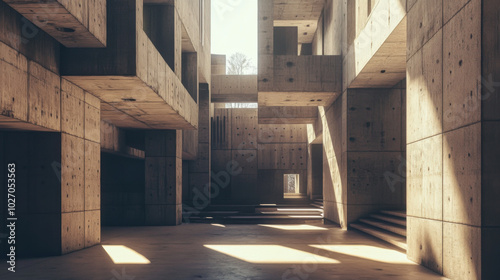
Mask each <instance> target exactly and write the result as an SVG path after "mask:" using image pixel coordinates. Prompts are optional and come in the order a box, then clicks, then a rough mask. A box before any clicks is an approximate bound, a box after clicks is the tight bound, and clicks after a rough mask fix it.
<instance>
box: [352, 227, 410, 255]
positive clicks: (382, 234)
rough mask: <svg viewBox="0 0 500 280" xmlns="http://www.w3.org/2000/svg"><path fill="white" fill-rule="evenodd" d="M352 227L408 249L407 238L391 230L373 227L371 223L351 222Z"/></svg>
mask: <svg viewBox="0 0 500 280" xmlns="http://www.w3.org/2000/svg"><path fill="white" fill-rule="evenodd" d="M351 227H352V228H355V229H357V230H359V231H362V232H364V233H366V234H368V235H371V236H373V237H376V238H378V239H381V240H384V241H385V242H388V243H390V244H392V245H394V246H396V247H398V248H400V249H402V250H405V251H406V250H407V248H408V247H407V246H406V238H404V237H402V236H400V235H397V234H394V233H391V232H387V231H384V230H381V229H379V228H375V227H372V226H369V225H366V224H351Z"/></svg>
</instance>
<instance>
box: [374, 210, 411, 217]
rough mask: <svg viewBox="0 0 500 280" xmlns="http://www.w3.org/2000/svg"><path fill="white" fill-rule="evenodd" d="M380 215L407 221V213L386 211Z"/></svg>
mask: <svg viewBox="0 0 500 280" xmlns="http://www.w3.org/2000/svg"><path fill="white" fill-rule="evenodd" d="M380 213H382V214H385V215H388V216H396V217H399V218H404V219H406V211H387V210H384V211H380Z"/></svg>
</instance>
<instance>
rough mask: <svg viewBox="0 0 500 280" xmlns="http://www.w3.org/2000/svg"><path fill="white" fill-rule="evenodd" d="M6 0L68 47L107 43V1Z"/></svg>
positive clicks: (95, 46) (85, 46)
mask: <svg viewBox="0 0 500 280" xmlns="http://www.w3.org/2000/svg"><path fill="white" fill-rule="evenodd" d="M5 2H6V3H7V4H9V5H10V6H11V7H12V8H14V9H15V10H16V11H17V12H19V13H20V14H21V15H23V16H24V17H25V18H27V19H28V20H30V21H31V22H33V23H34V24H35V25H36V26H37V27H39V28H41V29H42V30H44V31H45V32H47V33H48V34H49V35H50V36H52V37H54V38H55V39H56V40H57V41H59V42H60V43H61V44H63V45H65V46H66V47H69V48H77V47H78V48H82V47H83V48H102V47H105V46H106V20H107V18H106V0H89V1H85V0H49V1H24V0H6V1H5Z"/></svg>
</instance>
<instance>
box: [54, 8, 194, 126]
mask: <svg viewBox="0 0 500 280" xmlns="http://www.w3.org/2000/svg"><path fill="white" fill-rule="evenodd" d="M107 2H108V8H109V9H110V12H109V13H108V15H109V18H108V22H109V26H108V31H109V33H108V44H107V47H106V48H104V49H69V48H63V50H62V53H61V74H62V76H64V77H65V78H66V79H68V80H70V81H71V82H73V83H75V84H76V85H78V86H80V87H81V88H83V89H85V90H86V91H88V92H90V93H91V94H93V95H94V96H96V97H98V98H99V99H101V100H102V101H104V102H106V103H107V104H106V106H107V107H109V108H106V109H103V111H102V118H103V119H105V120H107V121H108V122H110V123H112V124H115V125H117V126H119V127H127V128H140V129H144V128H146V129H148V128H149V129H187V130H192V129H196V128H197V127H198V106H197V105H196V101H195V100H194V99H193V98H192V97H191V96H190V94H189V92H188V90H187V89H186V87H185V86H184V85H183V84H182V76H181V73H182V71H181V70H182V69H181V58H180V57H181V56H182V26H181V25H182V22H181V21H180V19H179V15H178V13H177V10H176V9H174V8H173V7H171V8H166V9H162V10H161V11H164V10H166V12H165V14H164V17H163V18H168V19H172V22H173V25H172V26H173V27H174V29H173V32H171V33H169V37H168V42H175V44H174V47H173V48H170V49H169V48H167V46H166V45H164V44H162V42H160V41H158V40H156V39H157V37H155V36H153V35H154V34H153V33H152V32H150V31H151V30H150V29H148V28H147V27H148V26H150V25H146V24H144V20H146V21H147V20H149V19H150V18H147V17H146V19H144V18H143V16H144V10H143V1H142V0H127V1H121V0H120V1H119V0H109V1H107ZM164 7H169V6H164ZM153 26H155V27H158V26H162V27H164V28H166V29H168V28H170V25H161V24H155V25H153ZM150 37H151V38H150ZM165 52H167V53H169V52H171V54H173V55H174V58H175V59H174V61H173V63H170V64H172V65H169V64H167V62H168V61H169V60H168V59H167V58H165V57H164V56H165V55H164V53H165ZM191 86H192V85H191ZM194 86H196V87H197V86H198V84H196V85H194ZM116 111H119V112H118V113H116Z"/></svg>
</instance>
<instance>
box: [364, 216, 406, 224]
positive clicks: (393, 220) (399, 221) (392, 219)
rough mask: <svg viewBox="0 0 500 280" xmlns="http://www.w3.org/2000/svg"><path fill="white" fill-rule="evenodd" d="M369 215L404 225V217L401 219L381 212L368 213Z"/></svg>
mask: <svg viewBox="0 0 500 280" xmlns="http://www.w3.org/2000/svg"><path fill="white" fill-rule="evenodd" d="M370 217H372V218H375V219H378V220H382V221H386V222H389V223H393V224H397V225H402V226H406V219H402V218H399V217H391V216H385V215H383V214H372V215H370Z"/></svg>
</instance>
